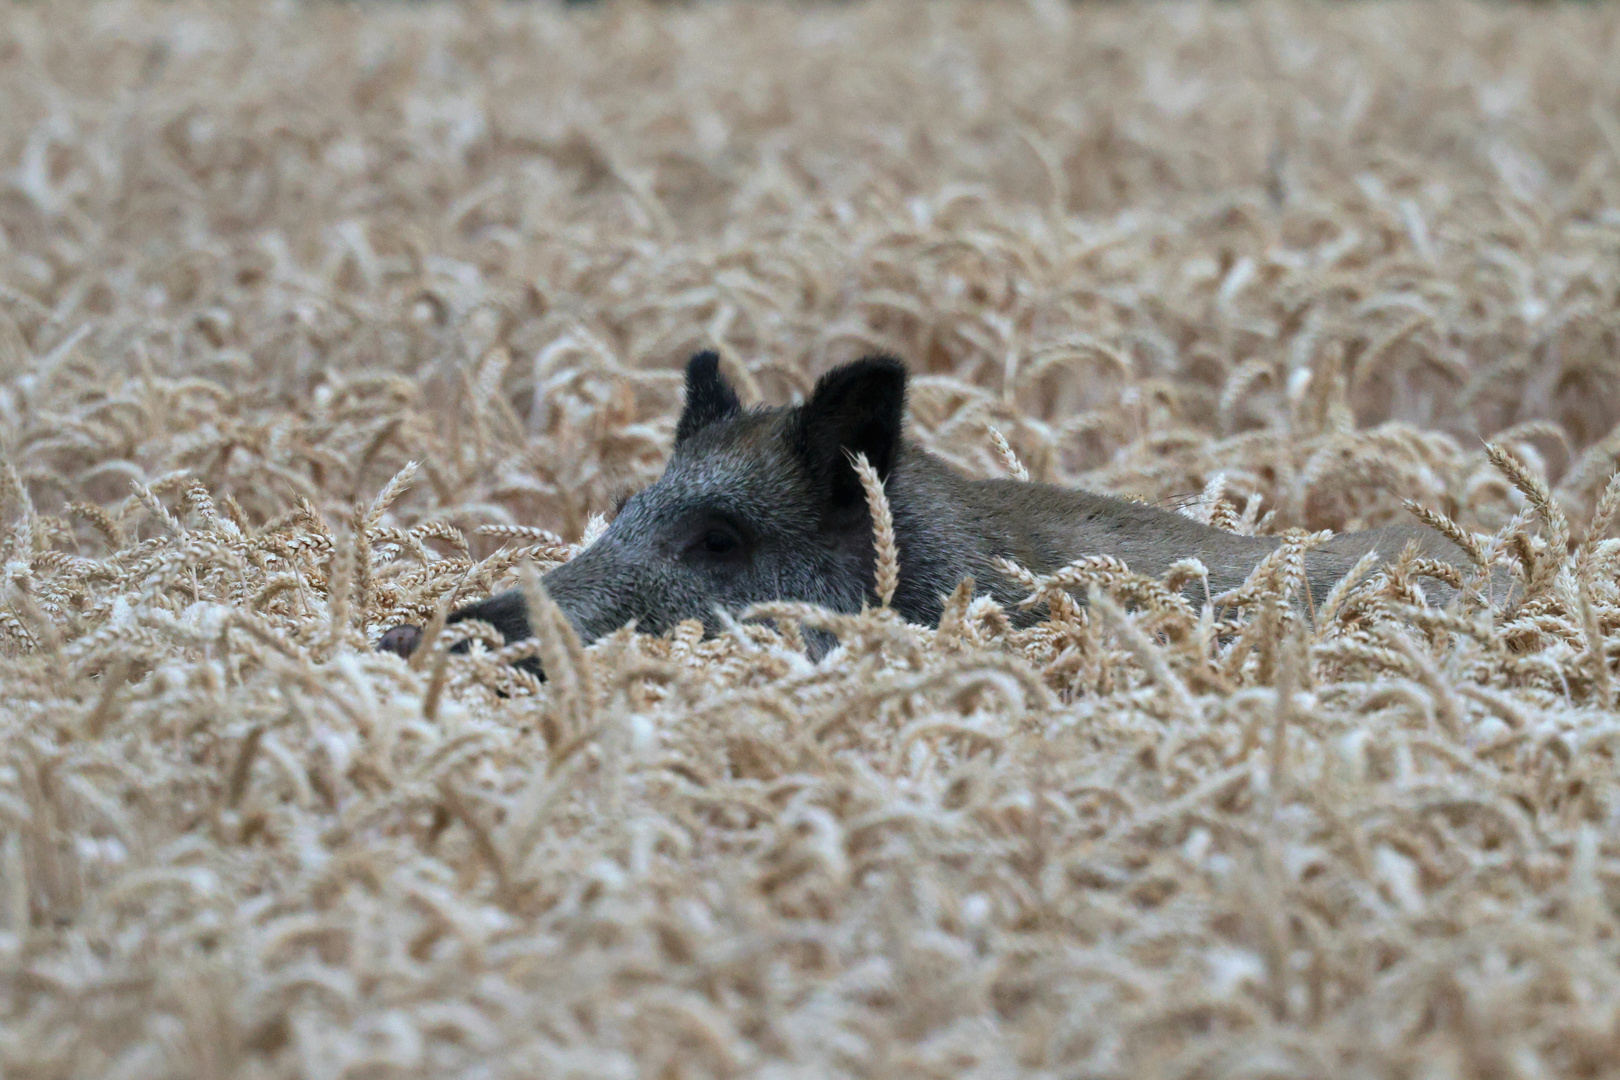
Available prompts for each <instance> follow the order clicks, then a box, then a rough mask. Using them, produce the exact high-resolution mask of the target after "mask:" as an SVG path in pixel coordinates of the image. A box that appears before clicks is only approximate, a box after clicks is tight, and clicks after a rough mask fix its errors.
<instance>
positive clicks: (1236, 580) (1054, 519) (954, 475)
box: [382, 353, 1466, 653]
mask: <svg viewBox="0 0 1620 1080" xmlns="http://www.w3.org/2000/svg"><path fill="white" fill-rule="evenodd" d="M905 380H906V375H905V369H904V368H903V367H902V366H901V365H900V364H899V362H898V361H894V360H890V359H887V358H873V359H867V360H860V361H856V362H855V363H852V364H846V365H844V366H843V367H840V368H837V369H834V370H833V371H831V372H829V373H828V374H827V375H825V376H824V377H823V378H822V379H821V380H820V382H818V383H817V385H816V388H815V390H814V392H813V393H812V394H811V396H810V398H809V399H808V400H807V401H806V402H805V403H804V404H802V405H798V406H792V407H784V408H763V409H753V410H745V409H744V408H743V407H742V405H741V403H740V402H739V401H738V400H737V397H736V394H735V393H734V392H733V390H732V389H731V387H730V386H729V385H728V384H727V383H726V381H725V379H724V378H723V377H722V376H721V374H720V371H719V362H718V358H717V357H716V356H715V355H714V354H713V353H702V354H699V355H698V356H696V357H694V358H693V359H692V361H691V363H690V364H689V365H688V367H687V375H686V407H685V410H684V411H683V413H682V415H681V418H680V422H679V424H678V425H677V429H676V438H675V447H674V452H673V454H672V456H671V458H670V462H669V464H668V466H667V467H666V469H665V471H664V473H663V475H662V476H661V477H660V478H659V479H658V480H657V482H655V483H654V484H652V485H651V486H650V487H648V488H646V489H645V490H643V491H641V492H639V493H638V494H636V495H634V496H632V497H631V498H630V499H629V500H628V501H627V502H626V503H625V505H624V506H623V507H622V508H621V510H620V512H619V514H618V516H617V517H615V519H614V520H613V522H612V523H611V524H610V525H609V526H608V528H607V530H606V532H605V533H604V534H603V535H602V536H601V537H600V538H599V539H598V540H597V541H596V543H594V544H593V545H592V546H591V547H590V548H588V549H587V550H585V551H583V552H581V553H580V554H579V555H578V556H576V557H575V558H573V559H571V560H570V561H569V562H567V563H565V564H563V565H562V566H559V567H557V568H556V569H555V570H552V571H551V572H550V573H549V574H547V575H546V577H545V579H544V584H545V587H546V591H547V592H548V593H549V594H550V596H551V597H552V598H553V599H554V600H555V601H556V602H557V604H558V605H559V606H560V608H561V609H562V611H563V612H564V613H566V614H567V616H568V618H569V620H570V622H571V623H572V624H573V626H574V629H575V630H576V631H577V632H578V633H579V635H580V637H581V638H582V639H583V640H585V641H591V640H593V639H595V638H597V637H600V636H602V635H603V634H606V633H610V632H611V631H613V630H615V629H618V628H619V627H621V626H624V625H626V624H627V623H630V622H635V623H636V625H637V626H638V627H639V628H640V629H642V630H645V631H648V632H652V633H659V632H662V631H664V630H666V629H668V628H669V627H671V626H673V625H674V624H675V623H677V622H680V621H681V620H684V619H692V618H696V619H702V620H703V621H704V623H705V625H706V627H708V629H710V630H711V631H712V630H714V629H715V628H716V627H717V625H718V619H717V617H716V614H715V609H716V608H721V609H725V610H728V611H733V612H736V611H740V610H742V609H744V608H746V607H748V606H749V605H751V604H754V603H759V602H764V601H771V600H800V601H808V602H811V603H814V604H819V605H821V606H823V607H826V608H828V609H831V610H834V611H842V612H854V611H859V610H860V609H861V607H862V606H863V605H865V604H870V603H875V597H874V595H873V592H872V590H873V584H874V573H875V550H874V543H873V529H872V521H871V517H870V513H869V511H868V508H867V505H866V501H865V496H864V491H863V489H862V488H861V485H860V481H859V477H858V476H857V474H856V472H855V469H854V466H853V465H852V464H851V456H852V455H854V454H856V453H860V454H864V455H865V456H866V458H867V460H868V461H869V462H870V463H871V464H872V466H873V467H874V468H875V469H876V470H877V472H878V475H879V476H880V477H881V478H882V479H883V481H884V490H885V493H886V495H887V498H888V501H889V506H890V509H891V512H892V514H893V517H894V528H895V538H896V542H897V547H898V549H899V567H900V579H899V585H898V587H897V589H896V591H895V594H894V597H893V601H892V604H893V607H894V608H895V609H896V610H897V611H898V612H899V614H900V615H902V616H903V617H904V618H906V619H907V620H909V621H912V622H917V623H926V624H935V623H937V622H938V620H939V617H940V614H941V611H942V606H943V600H944V597H945V596H946V595H947V594H949V593H950V592H951V591H952V590H953V589H954V588H955V587H956V586H957V584H958V583H959V582H960V581H961V580H962V579H963V578H964V577H968V576H972V577H973V579H974V580H975V582H976V583H977V588H978V590H979V592H980V593H981V594H988V595H992V596H994V597H995V598H996V599H998V600H1000V601H1002V602H1003V603H1012V602H1015V601H1017V600H1020V599H1022V598H1023V596H1024V594H1025V590H1024V589H1023V588H1022V587H1021V586H1019V585H1017V584H1016V583H1015V582H1013V581H1010V580H1009V579H1008V578H1007V576H1006V575H1005V574H1004V573H1003V571H1002V570H1001V568H1000V565H999V561H1000V560H1001V559H1003V558H1006V559H1011V560H1012V561H1014V562H1016V563H1018V564H1020V565H1021V566H1024V567H1026V568H1028V569H1029V570H1032V571H1035V572H1036V573H1048V572H1051V571H1053V570H1056V569H1058V568H1059V567H1062V566H1064V565H1066V564H1067V563H1069V562H1072V561H1073V560H1075V559H1077V558H1079V557H1081V556H1084V555H1100V554H1105V555H1112V556H1115V557H1117V558H1119V559H1121V560H1123V561H1124V562H1125V563H1126V564H1127V565H1128V566H1129V567H1130V568H1131V569H1132V570H1133V571H1135V572H1137V573H1141V574H1146V575H1149V576H1154V577H1157V576H1159V575H1161V574H1163V573H1164V572H1165V571H1166V570H1168V569H1169V567H1170V566H1171V565H1172V564H1173V563H1175V562H1176V561H1178V560H1181V559H1185V558H1189V557H1191V558H1197V559H1199V560H1200V561H1202V562H1203V563H1204V565H1205V566H1206V567H1207V568H1208V570H1209V587H1210V590H1211V592H1212V593H1215V592H1221V591H1224V590H1226V589H1230V588H1234V587H1236V586H1238V585H1240V584H1242V583H1243V581H1244V579H1245V578H1246V577H1247V576H1248V574H1249V573H1250V571H1252V570H1253V569H1254V567H1255V564H1256V563H1258V562H1259V561H1260V560H1261V559H1263V558H1264V557H1265V556H1266V554H1267V553H1269V552H1271V551H1273V550H1275V549H1276V547H1277V546H1278V544H1279V543H1280V541H1279V540H1277V539H1276V538H1274V537H1250V536H1238V535H1234V534H1232V533H1228V532H1224V531H1222V530H1219V529H1215V528H1212V527H1210V526H1207V525H1202V524H1200V523H1198V522H1196V521H1193V520H1191V519H1189V518H1187V517H1184V516H1182V515H1180V514H1177V513H1174V512H1171V511H1168V510H1164V509H1161V508H1158V507H1153V506H1146V505H1143V504H1140V503H1133V502H1130V501H1127V500H1124V499H1119V498H1114V497H1112V496H1107V495H1098V494H1094V493H1091V492H1086V491H1076V490H1071V489H1067V488H1060V487H1057V486H1054V485H1051V484H1040V483H1030V482H1025V481H1016V480H976V479H970V478H968V477H966V476H964V475H962V474H961V473H960V472H958V471H957V470H956V469H954V468H952V467H951V466H950V465H948V464H946V463H945V462H944V461H942V460H941V459H939V458H938V457H936V456H934V455H932V454H930V453H928V452H927V451H926V450H924V449H922V448H921V447H919V446H917V445H916V444H914V443H912V442H910V441H909V440H907V439H906V438H905V437H904V435H903V416H904V411H905ZM1414 540H1415V541H1417V543H1418V544H1419V545H1420V547H1421V549H1422V551H1423V554H1424V555H1425V556H1427V557H1429V558H1434V559H1439V560H1443V561H1446V562H1451V563H1454V564H1457V565H1466V556H1465V555H1464V553H1463V552H1462V551H1461V550H1460V549H1459V548H1457V547H1456V546H1455V545H1453V544H1452V543H1451V542H1450V541H1449V540H1447V539H1445V538H1444V537H1443V536H1441V535H1440V534H1438V533H1436V532H1434V531H1433V530H1430V529H1427V528H1424V527H1421V526H1415V525H1414V526H1405V527H1392V528H1386V529H1377V530H1372V531H1368V532H1359V533H1345V534H1341V535H1339V536H1337V537H1334V538H1333V539H1332V540H1330V541H1329V542H1328V543H1327V544H1325V545H1324V546H1322V547H1320V548H1317V549H1316V550H1314V551H1312V552H1310V553H1309V554H1308V555H1307V557H1306V578H1307V582H1308V585H1309V588H1310V590H1311V593H1312V595H1313V596H1315V597H1317V598H1320V597H1322V596H1324V595H1326V592H1327V590H1329V589H1331V588H1332V586H1333V585H1334V583H1335V582H1337V581H1338V580H1339V579H1340V578H1342V577H1343V575H1344V574H1345V573H1346V572H1347V571H1348V570H1349V569H1350V567H1351V566H1353V565H1354V563H1355V561H1356V560H1357V559H1358V558H1359V557H1361V556H1362V555H1363V554H1365V553H1366V552H1368V551H1370V550H1374V549H1376V550H1378V551H1379V552H1380V553H1381V554H1382V555H1384V556H1386V557H1390V558H1393V557H1394V556H1396V555H1398V554H1399V553H1400V551H1401V549H1402V548H1403V547H1404V546H1405V545H1406V544H1407V543H1408V542H1410V541H1414ZM1198 595H1199V596H1200V598H1201V595H1202V589H1201V587H1199V590H1198ZM1035 617H1038V616H1037V615H1036V614H1035V613H1033V612H1028V611H1021V612H1018V613H1016V615H1015V618H1017V619H1018V620H1019V621H1021V622H1024V621H1028V620H1030V619H1033V618H1035ZM462 619H481V620H484V621H487V622H489V623H491V624H493V625H494V626H495V627H496V628H497V629H498V630H499V631H500V632H501V634H502V635H503V636H504V637H505V638H506V640H507V641H509V642H510V641H517V640H521V639H523V638H526V637H528V636H529V635H530V627H529V621H528V616H527V611H526V607H525V603H524V600H523V596H522V593H520V592H517V591H512V592H507V593H502V594H500V595H497V596H493V597H490V598H489V599H487V600H483V601H480V602H478V603H475V604H471V605H468V606H466V607H463V608H461V609H459V610H458V611H456V612H454V613H452V614H451V616H450V621H451V622H457V621H460V620H462ZM389 633H390V634H391V635H395V640H393V641H391V642H390V641H385V642H384V643H382V644H383V647H388V648H392V649H394V651H399V652H402V653H408V652H409V651H410V649H411V648H414V646H415V644H416V638H417V637H419V635H416V636H414V637H413V636H410V635H401V634H399V631H398V630H397V629H396V630H395V631H390V632H389ZM406 638H408V641H405V640H404V639H406Z"/></svg>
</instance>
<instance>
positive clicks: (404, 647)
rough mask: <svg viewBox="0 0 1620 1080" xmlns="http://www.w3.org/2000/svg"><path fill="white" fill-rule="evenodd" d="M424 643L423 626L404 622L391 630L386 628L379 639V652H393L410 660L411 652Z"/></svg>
mask: <svg viewBox="0 0 1620 1080" xmlns="http://www.w3.org/2000/svg"><path fill="white" fill-rule="evenodd" d="M421 644H422V628H421V627H420V626H411V625H410V624H409V623H402V624H400V625H399V626H396V627H394V628H393V629H391V630H384V631H383V635H382V637H380V638H378V639H377V651H378V652H391V653H393V654H394V655H395V656H402V657H404V658H405V659H407V660H409V659H410V658H411V654H412V653H414V652H415V651H416V650H417V647H418V646H420V645H421Z"/></svg>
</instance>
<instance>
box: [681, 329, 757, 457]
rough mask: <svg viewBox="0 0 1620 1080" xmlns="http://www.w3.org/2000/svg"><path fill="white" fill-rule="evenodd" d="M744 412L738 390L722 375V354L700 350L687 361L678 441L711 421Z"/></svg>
mask: <svg viewBox="0 0 1620 1080" xmlns="http://www.w3.org/2000/svg"><path fill="white" fill-rule="evenodd" d="M740 412H742V402H740V401H738V400H737V392H736V391H735V390H733V389H732V388H731V384H730V383H728V382H726V377H725V376H724V375H722V374H720V354H719V353H717V352H712V351H711V352H700V353H698V354H697V355H696V356H694V357H692V359H690V360H688V361H687V362H686V408H685V409H683V410H682V411H681V419H680V423H678V424H676V425H675V441H676V442H677V443H683V442H685V441H686V440H687V439H689V438H691V437H692V436H693V435H694V434H696V433H697V432H698V431H701V430H702V429H703V428H706V427H708V426H709V425H710V424H713V423H718V422H719V421H721V420H725V419H727V418H729V417H732V416H736V415H737V414H738V413H740Z"/></svg>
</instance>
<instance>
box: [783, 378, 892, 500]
mask: <svg viewBox="0 0 1620 1080" xmlns="http://www.w3.org/2000/svg"><path fill="white" fill-rule="evenodd" d="M905 412H906V369H905V366H904V365H903V364H901V363H900V361H898V360H895V359H892V358H890V357H887V356H874V357H868V358H867V359H865V360H857V361H855V362H854V363H852V364H845V365H844V366H843V367H838V368H834V369H833V370H831V371H829V372H827V374H825V375H823V376H822V377H821V381H820V382H818V383H816V388H815V391H814V392H812V393H811V395H810V400H809V401H807V402H805V403H804V404H803V405H802V406H800V408H799V416H798V422H797V424H796V428H795V436H796V440H797V444H798V450H799V452H800V453H801V454H802V455H804V458H805V462H806V463H807V464H808V465H809V466H810V472H811V474H812V475H813V476H815V477H817V478H818V479H820V480H822V481H823V482H825V483H826V484H827V485H828V487H830V489H831V492H830V494H831V496H832V501H833V502H834V503H835V504H840V505H842V504H847V503H853V502H859V501H860V500H861V499H863V498H864V494H863V492H862V491H861V481H860V477H858V476H857V475H856V474H855V468H854V466H852V465H851V464H850V461H849V455H850V454H865V455H866V460H867V461H868V462H870V463H871V465H872V468H874V469H876V470H877V474H878V476H880V477H882V478H883V479H888V476H889V470H890V469H892V468H893V467H894V461H895V458H896V457H897V456H898V455H899V453H900V425H901V419H902V418H903V417H904V416H905Z"/></svg>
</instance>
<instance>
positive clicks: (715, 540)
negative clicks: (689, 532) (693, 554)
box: [702, 529, 737, 555]
mask: <svg viewBox="0 0 1620 1080" xmlns="http://www.w3.org/2000/svg"><path fill="white" fill-rule="evenodd" d="M702 544H703V550H704V551H705V552H706V553H707V554H710V555H729V554H731V553H732V552H733V551H736V550H737V538H736V537H735V536H732V535H731V534H730V533H725V532H721V531H720V530H719V529H710V530H709V531H708V532H706V533H704V534H703V541H702Z"/></svg>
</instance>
